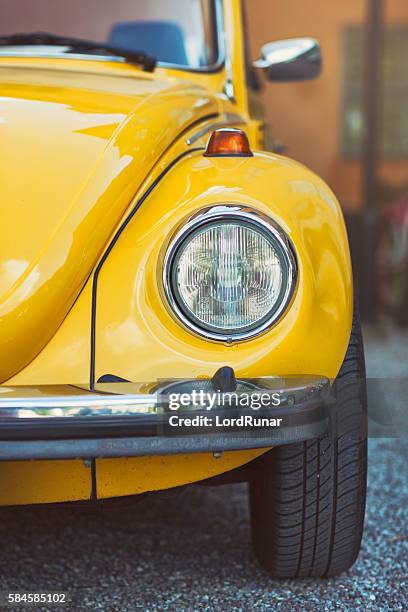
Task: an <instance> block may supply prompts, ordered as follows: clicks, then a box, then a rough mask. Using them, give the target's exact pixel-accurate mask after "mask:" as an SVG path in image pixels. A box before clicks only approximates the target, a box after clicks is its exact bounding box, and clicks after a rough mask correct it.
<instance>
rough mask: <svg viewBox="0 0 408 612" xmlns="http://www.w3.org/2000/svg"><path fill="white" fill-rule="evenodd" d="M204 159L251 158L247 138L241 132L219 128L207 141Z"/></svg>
mask: <svg viewBox="0 0 408 612" xmlns="http://www.w3.org/2000/svg"><path fill="white" fill-rule="evenodd" d="M204 156H205V157H252V156H253V153H252V151H251V147H250V146H249V140H248V136H247V135H246V134H245V132H243V131H242V130H237V129H235V128H221V129H219V130H215V131H214V132H213V133H212V134H211V137H210V140H209V141H208V145H207V149H206V151H205V153H204Z"/></svg>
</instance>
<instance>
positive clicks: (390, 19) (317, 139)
mask: <svg viewBox="0 0 408 612" xmlns="http://www.w3.org/2000/svg"><path fill="white" fill-rule="evenodd" d="M386 1H387V23H388V24H389V25H391V24H393V25H395V24H399V25H401V24H403V23H407V24H408V1H407V0H386ZM366 5H367V1H366V0H331V1H327V0H326V1H322V0H307V1H305V0H246V7H247V17H248V26H249V39H250V46H251V51H252V56H253V58H255V57H257V56H259V50H260V48H261V46H262V44H263V43H265V42H267V41H270V40H276V39H279V38H291V37H296V36H313V37H315V38H317V39H318V40H319V41H320V43H321V46H322V51H323V57H324V71H323V75H322V77H321V78H320V79H318V80H317V81H314V82H309V83H307V82H306V83H295V84H279V83H277V84H271V83H269V84H266V85H265V88H264V92H263V96H262V97H263V103H264V106H265V110H266V113H267V117H268V120H269V123H270V124H271V126H272V131H273V133H274V136H275V137H276V138H278V139H279V140H283V142H284V143H285V144H286V146H287V154H288V155H290V156H292V157H294V158H296V159H298V160H300V161H302V162H303V163H305V164H307V165H308V166H309V167H311V168H312V169H313V170H315V171H316V172H318V173H319V174H321V175H322V176H323V177H324V178H325V180H326V181H327V182H328V183H329V184H330V186H331V187H332V188H333V190H334V191H335V192H336V194H337V195H338V197H339V198H340V201H341V202H342V205H343V207H344V208H345V209H348V210H355V209H358V208H360V207H361V205H362V171H361V164H358V163H353V162H348V161H346V160H344V159H343V158H342V156H341V153H340V146H341V118H342V96H343V92H342V68H343V66H342V59H343V52H342V45H343V30H344V28H345V27H347V26H350V25H358V24H362V25H363V24H364V23H365V19H366ZM381 175H382V177H383V178H384V179H386V180H389V181H392V182H398V181H402V180H405V179H406V180H408V160H407V162H399V163H390V162H387V163H385V164H383V165H382V168H381Z"/></svg>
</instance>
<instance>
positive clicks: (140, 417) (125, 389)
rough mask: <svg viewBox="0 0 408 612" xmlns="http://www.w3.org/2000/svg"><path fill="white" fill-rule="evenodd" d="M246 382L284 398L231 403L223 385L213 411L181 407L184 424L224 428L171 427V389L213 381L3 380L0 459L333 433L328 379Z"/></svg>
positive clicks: (188, 448) (209, 447)
mask: <svg viewBox="0 0 408 612" xmlns="http://www.w3.org/2000/svg"><path fill="white" fill-rule="evenodd" d="M213 381H214V379H213ZM244 382H245V384H246V385H247V387H248V389H250V390H251V392H250V395H251V396H255V395H257V394H258V395H259V393H261V392H262V393H266V394H268V393H269V394H272V393H277V392H279V393H280V394H281V397H282V401H281V404H280V405H279V406H277V407H268V409H267V410H265V409H264V408H262V409H260V410H257V411H254V410H249V409H243V408H242V407H240V406H234V407H231V406H230V405H228V406H225V405H224V404H223V398H225V397H226V396H227V394H228V393H231V391H227V390H226V389H225V388H224V389H223V390H222V392H221V390H220V389H218V391H220V393H219V395H218V398H219V399H221V401H220V402H219V404H217V405H216V406H215V407H213V408H212V410H211V411H209V410H206V409H205V408H203V407H202V406H198V407H197V406H193V405H189V406H188V407H185V408H183V409H182V410H180V411H179V412H177V415H179V416H180V417H182V421H183V422H184V421H185V419H188V418H191V419H193V418H194V417H203V418H204V417H211V418H212V419H213V420H214V421H215V417H217V421H222V422H223V425H222V426H221V427H218V426H217V427H212V426H207V425H206V424H205V423H204V424H203V423H201V425H200V423H198V425H197V426H194V427H193V426H183V427H173V426H170V418H171V417H172V416H174V414H175V413H174V412H173V411H172V410H170V409H169V402H168V399H169V393H170V392H173V393H174V390H175V389H185V385H189V384H191V385H194V386H197V385H198V386H200V385H203V384H204V383H205V384H207V385H208V384H210V385H211V381H202V380H197V381H171V382H170V383H169V382H168V383H166V385H163V383H160V384H159V383H157V382H156V383H154V384H148V383H143V384H133V383H116V384H110V383H109V384H100V385H97V386H96V389H95V390H93V391H90V390H89V389H87V388H86V387H77V386H72V385H66V386H53V387H1V386H0V460H20V459H21V460H22V459H68V458H93V457H124V456H126V457H129V456H143V455H168V454H176V453H195V452H222V451H228V450H242V449H251V448H254V449H255V448H267V447H270V446H276V445H280V444H290V443H294V442H299V441H304V440H307V439H311V438H315V437H318V436H321V435H324V434H325V433H326V432H327V431H328V424H329V412H330V383H329V381H328V380H327V379H325V378H322V377H303V378H301V379H300V378H285V379H282V378H260V379H245V381H244ZM221 386H222V385H221ZM248 415H249V416H252V417H253V422H256V419H271V420H273V419H275V420H276V422H277V420H278V419H280V420H281V425H280V426H279V427H274V426H264V425H262V426H253V424H252V423H251V424H250V425H249V424H248V423H246V422H245V419H244V420H241V421H240V420H239V417H240V416H248ZM173 420H174V419H173ZM196 420H197V421H199V419H196ZM247 420H248V419H247ZM224 422H225V425H224ZM270 422H272V421H270ZM237 423H238V424H237ZM262 423H265V421H262Z"/></svg>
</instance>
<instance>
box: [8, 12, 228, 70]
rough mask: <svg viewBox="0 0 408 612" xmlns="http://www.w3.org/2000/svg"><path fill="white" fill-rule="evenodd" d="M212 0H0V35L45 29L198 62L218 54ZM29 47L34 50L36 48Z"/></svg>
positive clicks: (193, 64)
mask: <svg viewBox="0 0 408 612" xmlns="http://www.w3.org/2000/svg"><path fill="white" fill-rule="evenodd" d="M215 4H216V0H0V35H1V36H5V35H9V34H14V33H17V32H18V33H23V32H50V33H52V34H59V35H63V36H73V37H79V38H84V39H88V40H96V41H98V42H109V43H110V44H111V45H113V46H116V47H119V48H123V49H124V50H128V51H144V52H146V53H148V54H150V55H153V56H155V57H156V58H157V59H158V61H159V62H164V63H169V64H177V65H180V66H185V67H191V68H201V67H206V66H212V65H214V64H216V63H217V59H218V45H217V33H216V16H215V10H216V9H215ZM3 51H4V49H3ZM32 52H33V54H34V53H38V54H40V50H39V49H37V50H36V51H32Z"/></svg>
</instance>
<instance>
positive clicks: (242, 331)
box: [163, 203, 298, 342]
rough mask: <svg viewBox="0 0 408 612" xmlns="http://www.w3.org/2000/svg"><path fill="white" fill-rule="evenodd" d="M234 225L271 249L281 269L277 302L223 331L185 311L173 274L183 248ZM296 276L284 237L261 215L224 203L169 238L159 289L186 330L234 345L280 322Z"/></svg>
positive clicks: (292, 291)
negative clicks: (199, 236)
mask: <svg viewBox="0 0 408 612" xmlns="http://www.w3.org/2000/svg"><path fill="white" fill-rule="evenodd" d="M234 222H235V225H237V226H242V227H243V228H247V229H249V230H251V231H253V232H256V233H258V234H259V235H260V236H262V237H264V238H265V239H266V240H268V241H269V243H270V244H271V245H272V246H273V249H274V251H275V252H276V256H277V257H278V258H279V262H280V266H281V273H282V283H281V287H280V291H279V296H278V299H277V300H276V302H275V304H274V305H273V307H272V308H271V309H270V310H269V311H268V312H267V314H266V315H265V316H263V317H262V318H261V319H260V320H258V321H255V322H253V323H251V324H250V325H247V326H245V327H241V328H236V329H232V328H231V329H228V330H225V329H220V328H217V327H216V326H214V325H212V324H208V323H205V322H203V321H202V320H200V319H199V318H198V317H197V316H195V314H194V313H193V311H192V310H190V309H189V308H187V307H186V305H185V303H183V299H182V297H181V296H180V292H179V289H178V287H177V274H178V262H179V261H180V257H181V254H182V252H183V247H184V246H185V245H189V241H190V242H191V241H192V239H193V238H194V236H197V234H199V233H200V232H201V233H204V232H205V231H206V230H209V229H211V228H212V227H215V226H217V225H218V226H220V225H222V224H224V225H228V224H234ZM297 275H298V267H297V261H296V256H295V253H294V249H293V247H292V245H291V242H290V240H289V238H288V236H287V235H286V233H285V232H284V231H283V230H282V229H281V228H280V227H279V226H278V225H277V224H276V223H275V222H274V221H273V220H272V219H270V218H269V217H267V216H266V215H264V214H263V213H260V212H258V211H255V210H254V209H252V208H249V207H246V206H243V205H239V204H233V203H226V204H219V205H214V206H212V207H210V208H207V209H204V210H201V211H200V212H199V213H197V214H196V215H194V216H193V217H191V218H190V219H189V220H188V221H187V222H186V223H184V224H183V226H182V227H181V228H180V229H179V231H177V232H176V234H175V235H174V236H173V237H172V239H171V240H170V243H169V245H168V248H167V251H166V254H165V257H164V265H163V286H164V292H165V296H166V298H167V300H168V303H169V305H170V307H171V311H172V313H174V314H175V315H176V317H177V319H178V320H179V321H180V322H181V323H182V324H183V325H184V326H185V327H186V328H188V329H189V330H190V331H192V332H194V333H195V334H198V335H199V336H201V337H204V338H207V339H211V340H218V341H221V342H236V341H243V340H249V339H251V338H254V337H256V336H259V335H260V334H262V333H263V332H265V331H266V330H267V329H269V328H270V327H271V326H272V325H273V324H274V323H275V322H276V321H277V320H278V319H279V318H281V316H282V315H283V313H284V312H285V311H286V309H287V307H288V305H289V303H290V301H291V299H292V296H293V293H294V291H295V287H296V283H297Z"/></svg>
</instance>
